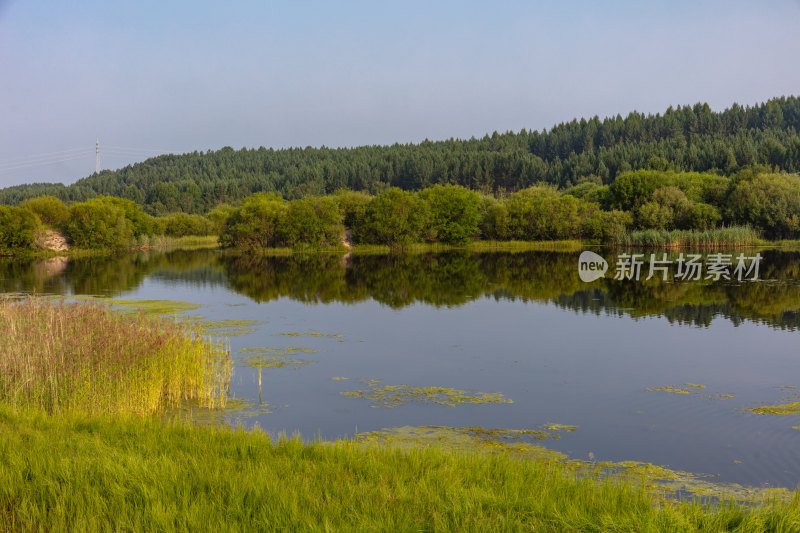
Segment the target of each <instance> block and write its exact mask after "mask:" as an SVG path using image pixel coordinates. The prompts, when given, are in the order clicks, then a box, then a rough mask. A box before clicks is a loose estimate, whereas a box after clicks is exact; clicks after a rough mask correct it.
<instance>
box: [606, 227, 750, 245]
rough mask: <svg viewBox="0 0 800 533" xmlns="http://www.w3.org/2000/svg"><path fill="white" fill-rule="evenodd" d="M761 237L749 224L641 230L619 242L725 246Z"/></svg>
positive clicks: (622, 238) (624, 243)
mask: <svg viewBox="0 0 800 533" xmlns="http://www.w3.org/2000/svg"><path fill="white" fill-rule="evenodd" d="M760 242H762V241H761V239H760V238H759V234H758V232H757V231H756V230H754V229H752V228H750V227H748V226H732V227H729V228H718V229H710V230H672V231H668V230H653V229H649V230H641V231H631V232H628V233H625V234H623V235H622V236H621V238H620V240H619V241H618V243H617V244H619V245H622V246H644V247H656V248H682V247H687V248H689V247H691V248H724V247H729V246H753V245H755V244H759V243H760Z"/></svg>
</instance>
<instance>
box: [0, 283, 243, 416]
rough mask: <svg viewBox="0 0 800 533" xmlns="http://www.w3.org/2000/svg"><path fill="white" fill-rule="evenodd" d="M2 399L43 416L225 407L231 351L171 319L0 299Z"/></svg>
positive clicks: (95, 307) (85, 305)
mask: <svg viewBox="0 0 800 533" xmlns="http://www.w3.org/2000/svg"><path fill="white" fill-rule="evenodd" d="M0 331H2V333H3V334H2V336H0V401H2V402H3V403H6V404H9V405H12V406H17V407H32V408H36V409H41V410H44V411H45V412H47V413H51V414H57V413H65V412H79V413H86V414H100V413H106V414H107V413H115V414H121V413H133V414H138V415H148V414H153V413H158V412H161V411H163V410H164V409H166V408H168V407H170V406H175V405H177V404H179V403H180V402H181V401H182V400H184V399H194V400H197V401H199V402H200V403H201V404H202V405H205V406H208V407H212V408H213V407H223V406H224V401H225V397H226V394H227V388H228V381H229V378H230V364H229V353H228V350H227V348H226V347H224V346H221V345H216V344H213V343H211V342H210V341H207V340H205V339H203V338H202V337H201V336H199V335H197V334H195V333H194V332H193V331H192V330H191V329H190V328H189V327H188V326H185V325H180V324H176V323H174V322H173V321H170V320H169V319H164V318H155V317H152V316H145V315H143V314H139V315H129V314H122V313H118V312H114V311H112V310H111V309H109V308H108V307H105V306H102V305H97V304H90V303H77V304H68V303H49V302H45V301H42V300H38V299H34V298H28V299H25V300H23V301H12V300H9V299H0Z"/></svg>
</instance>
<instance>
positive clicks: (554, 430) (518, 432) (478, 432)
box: [453, 423, 578, 446]
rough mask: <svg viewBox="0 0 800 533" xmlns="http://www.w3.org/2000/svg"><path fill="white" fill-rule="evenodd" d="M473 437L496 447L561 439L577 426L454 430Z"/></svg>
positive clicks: (549, 425) (548, 424)
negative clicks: (529, 441) (498, 445)
mask: <svg viewBox="0 0 800 533" xmlns="http://www.w3.org/2000/svg"><path fill="white" fill-rule="evenodd" d="M453 429H455V430H456V431H460V432H463V433H465V434H467V435H470V436H472V437H475V438H478V439H482V440H486V441H489V442H491V443H492V445H494V446H496V445H497V444H498V443H507V442H508V441H520V440H545V439H556V440H558V439H560V438H561V434H560V433H561V432H565V433H571V432H573V431H577V430H578V427H577V426H567V425H564V424H553V423H547V424H542V425H541V426H538V428H537V429H496V428H493V429H490V428H482V427H461V428H453Z"/></svg>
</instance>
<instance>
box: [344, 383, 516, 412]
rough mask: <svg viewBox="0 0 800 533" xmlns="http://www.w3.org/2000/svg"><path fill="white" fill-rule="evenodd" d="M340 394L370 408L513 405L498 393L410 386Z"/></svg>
mask: <svg viewBox="0 0 800 533" xmlns="http://www.w3.org/2000/svg"><path fill="white" fill-rule="evenodd" d="M370 387H371V388H369V389H363V390H357V391H346V392H341V393H340V394H342V395H343V396H347V397H350V398H363V399H366V400H370V401H372V402H373V405H372V407H389V408H391V407H397V406H399V405H404V404H407V403H412V402H419V403H432V404H438V405H448V406H450V407H455V406H456V405H459V404H484V403H513V402H512V401H511V400H510V399H508V398H504V397H503V395H502V393H499V392H488V393H487V392H476V393H469V392H467V391H463V390H458V389H449V388H445V387H412V386H411V385H385V386H383V387H378V386H377V384H376V385H375V386H372V385H370Z"/></svg>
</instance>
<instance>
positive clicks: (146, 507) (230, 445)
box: [0, 406, 800, 532]
mask: <svg viewBox="0 0 800 533" xmlns="http://www.w3.org/2000/svg"><path fill="white" fill-rule="evenodd" d="M0 436H2V438H0V530H2V531H18V530H23V531H27V530H37V529H47V530H54V531H62V530H63V531H67V530H72V531H75V530H88V531H110V530H115V531H116V530H122V531H245V530H248V531H265V530H283V531H351V530H358V531H520V530H522V531H754V532H755V531H758V532H762V531H798V529H800V512H798V510H797V502H796V501H795V502H793V504H792V506H788V505H787V506H783V507H781V506H766V507H756V508H751V509H745V508H742V507H737V506H733V505H730V506H728V505H723V506H720V507H717V508H706V507H702V506H700V505H698V504H692V505H690V504H684V503H667V502H659V501H654V500H652V499H650V498H648V497H646V496H644V495H643V493H642V492H640V491H639V490H638V489H637V488H631V487H626V486H618V485H617V486H615V485H610V484H597V483H595V482H592V481H590V480H585V479H584V480H576V479H574V478H571V477H569V476H567V475H565V474H563V473H562V471H561V469H560V468H559V467H558V466H557V465H556V464H555V463H547V462H521V461H518V460H514V459H512V458H510V457H507V456H503V455H465V454H457V453H450V452H446V451H443V450H440V449H437V448H424V449H415V450H410V451H402V450H399V449H392V448H364V447H360V446H359V445H357V444H355V443H352V442H338V443H327V444H326V443H319V442H317V443H305V444H304V443H302V442H301V441H300V440H298V439H277V440H271V439H270V438H269V437H268V436H267V435H266V434H264V433H262V432H260V431H252V432H250V431H244V430H233V429H221V428H207V427H193V426H188V425H184V424H180V423H172V424H165V423H163V422H159V421H157V420H152V419H142V418H129V419H123V420H111V419H108V418H102V417H95V418H91V419H90V418H85V417H81V416H78V415H67V416H63V417H58V418H55V417H48V416H45V415H42V414H37V413H32V412H27V411H26V412H22V411H16V410H12V409H10V408H8V407H4V406H0Z"/></svg>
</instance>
